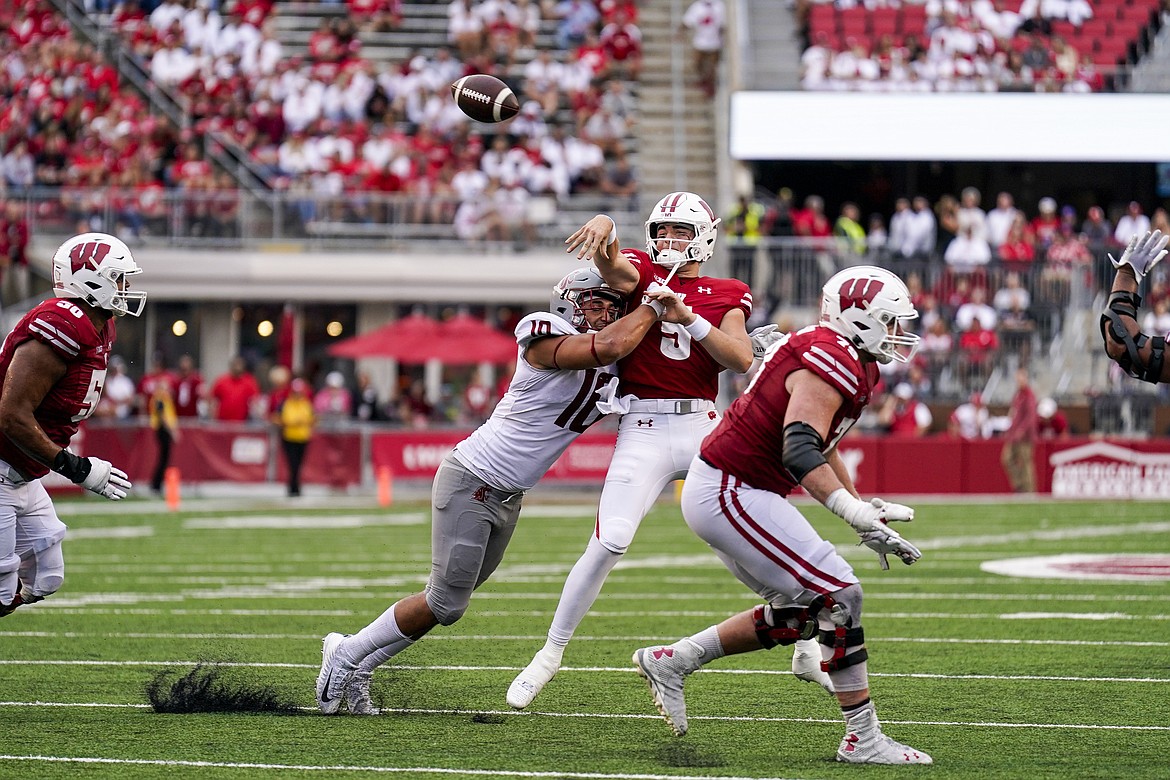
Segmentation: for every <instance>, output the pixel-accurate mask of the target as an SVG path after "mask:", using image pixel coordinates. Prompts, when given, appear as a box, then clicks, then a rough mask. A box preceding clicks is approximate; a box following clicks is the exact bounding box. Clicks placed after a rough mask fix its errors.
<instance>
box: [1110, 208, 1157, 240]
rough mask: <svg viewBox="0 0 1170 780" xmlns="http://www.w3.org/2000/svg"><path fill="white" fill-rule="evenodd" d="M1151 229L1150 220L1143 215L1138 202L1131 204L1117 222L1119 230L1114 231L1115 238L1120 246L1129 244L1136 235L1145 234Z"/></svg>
mask: <svg viewBox="0 0 1170 780" xmlns="http://www.w3.org/2000/svg"><path fill="white" fill-rule="evenodd" d="M1149 229H1150V218H1149V217H1147V216H1146V215H1145V214H1143V213H1142V204H1140V203H1138V202H1137V201H1136V200H1131V201H1130V202H1129V207H1128V208H1127V209H1126V210H1125V213H1124V214H1122V215H1121V217H1120V218H1119V219H1118V220H1117V228H1116V229H1115V230H1114V231H1113V238H1114V239H1115V240H1116V241H1117V243H1119V244H1123V245H1124V244H1128V243H1129V239H1130V238H1131V237H1132V236H1133V234H1134V233H1143V234H1144V233H1145V232H1146V231H1148V230H1149Z"/></svg>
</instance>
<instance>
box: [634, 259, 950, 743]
mask: <svg viewBox="0 0 1170 780" xmlns="http://www.w3.org/2000/svg"><path fill="white" fill-rule="evenodd" d="M917 316H918V312H917V311H915V309H914V306H913V304H911V303H910V293H909V292H908V291H907V289H906V285H904V284H903V283H902V280H901V279H899V278H898V277H897V276H895V275H894V274H892V273H890V272H889V271H886V270H884V269H881V268H875V267H872V266H858V267H854V268H850V269H848V270H845V271H842V272H840V273H838V274H837V275H835V276H833V277H832V278H831V279H829V281H828V282H827V283H826V284H825V287H824V294H823V298H822V302H821V320H820V324H818V325H814V326H812V327H809V328H805V329H804V330H801V331H798V332H796V333H794V334H792V335H790V336H787V337H784V338H782V339H781V340H780V341H779V342H778V343H776V344H774V345H773V346H772V347H771V348H770V349H769V350H768V352H767V354H766V356H765V357H764V361H763V365H762V366H761V368H760V370H759V372H758V373H757V374H756V375H755V376H754V377H753V379H752V381H751V383H750V384H749V385H748V387H747V390H745V391H744V394H743V395H742V396H740V397H739V398H738V399H736V401H735V402H734V403H733V404H732V405H731V407H730V408H729V409H728V410H727V416H726V417H724V418H723V420H722V422H720V423H719V426H718V427H717V428H716V429H715V431H714V432H713V433H712V434H711V435H710V436H708V437H707V439H706V440H705V441H704V442H703V446H702V448H701V450H700V452H699V454H698V455H696V456H695V459H694V461H693V462H692V463H691V468H690V473H689V474H688V475H687V479H686V483H685V484H684V486H683V493H682V511H683V518H684V519H685V520H686V522H687V525H688V526H690V528H691V530H692V531H694V532H695V533H696V534H698V535H699V536H700V537H701V538H702V539H703V540H704V541H705V542H707V544H709V545H710V546H711V548H712V549H713V550H714V551H715V553H716V554H717V555H718V556H719V559H720V560H722V561H723V562H724V564H725V565H726V566H727V567H728V568H729V569H730V570H731V572H732V573H733V574H734V575H735V576H736V578H737V579H739V580H740V581H741V582H743V583H744V584H745V585H747V586H748V588H750V589H751V590H752V591H754V592H755V593H757V594H759V596H760V597H761V598H763V599H764V600H765V602H766V603H764V604H762V605H760V606H758V607H756V608H754V609H750V610H747V611H746V612H742V613H740V614H738V615H735V616H733V617H730V618H728V619H727V620H725V621H723V622H722V623H720V624H719V625H716V626H710V627H709V628H707V629H705V630H703V631H700V632H699V633H697V634H694V635H693V636H691V637H688V638H686V639H680V640H679V641H677V642H675V643H674V644H673V645H667V646H665V647H647V648H642V649H640V650H638V651H636V652H635V653H634V665H635V667H636V668H637V671H638V673H639V674H641V675H642V677H644V678H645V679H646V681H647V682H648V683H649V685H650V692H651V695H652V696H653V697H654V703H655V705H656V706H657V707H658V710H659V712H661V713H662V714H663V716H664V717H665V718H666V722H667V724H668V725H669V726H670V727H671V729H672V730H673V731H674V733H675V734H677V735H678V736H682V735H683V734H685V733H686V732H687V712H686V701H685V699H684V698H683V682H684V680H685V678H686V676H687V675H688V674H690V673H691V672H694V671H696V670H697V669H698V668H699V667H701V666H703V665H704V664H707V663H710V662H711V661H713V660H715V659H716V658H720V657H722V656H724V655H732V654H735V653H746V652H750V651H753V650H761V649H768V648H772V647H775V646H776V645H789V644H794V643H795V642H797V641H798V640H800V639H802V638H805V639H808V638H812V637H815V638H816V639H817V641H818V642H819V643H820V645H821V648H820V650H821V668H822V669H823V670H824V671H825V672H827V673H828V675H829V677H830V678H831V680H832V684H833V687H834V690H835V691H836V695H837V700H838V702H839V703H840V705H841V709H842V711H843V713H844V717H845V737H844V739H842V740H841V744H840V747H839V748H838V750H837V760H838V761H845V762H848V763H858V764H929V763H931V758H930V756H928V755H927V754H925V753H923V752H921V751H919V750H915V749H914V748H911V747H908V746H906V745H902V744H900V743H898V742H895V741H894V740H892V739H890V738H889V737H887V736H886V735H885V734H883V733H882V730H881V727H880V724H879V723H878V720H877V715H876V713H875V711H874V707H873V703H872V702H871V701H870V698H869V678H868V673H867V671H866V659H867V658H868V655H867V651H866V648H865V635H864V633H863V631H862V627H861V623H862V620H861V614H862V592H861V585H860V584H859V582H858V579H857V577H856V575H854V573H853V569H852V567H850V566H849V564H848V563H846V562H845V560H844V559H843V558H842V557H841V556H840V555H838V554H837V551H836V550H835V549H834V547H833V545H832V544H831V543H829V542H827V541H825V540H824V539H822V538H821V537H820V536H819V535H818V534H817V532H816V530H815V529H814V528H813V526H812V525H811V524H810V523H809V522H808V521H807V520H806V519H805V518H804V516H803V515H801V514H800V512H799V511H798V510H797V509H796V507H794V506H793V505H792V504H791V503H789V502H788V499H787V498H786V497H787V496H788V494H789V493H791V492H792V491H793V490H795V489H796V487H797V485H800V486H802V487H803V488H804V489H805V490H807V491H808V492H809V494H810V495H812V496H813V498H815V499H817V500H818V501H820V502H821V503H822V504H824V505H825V506H826V507H827V508H828V509H829V510H830V511H832V512H833V513H834V514H836V515H838V516H840V517H842V518H844V520H845V521H846V522H847V523H849V525H850V526H852V527H853V528H854V530H856V531H857V533H858V534H859V535H860V536H861V541H862V543H863V544H865V545H866V546H867V547H870V548H871V549H873V550H874V551H875V552H877V553H878V556H879V561H880V563H881V564H882V567H883V568H886V567H887V564H886V556H887V555H895V556H897V557H898V558H900V559H901V560H902V561H903V562H904V563H906V564H911V563H914V561H916V560H918V558H919V557H920V556H921V553H920V552H919V551H918V549H917V548H916V547H914V545H912V544H910V543H909V542H907V541H906V540H905V539H903V538H902V537H901V536H900V535H899V534H898V533H897V532H896V531H894V530H893V529H891V528H890V527H889V525H888V524H887V523H888V522H889V521H892V520H911V519H913V517H914V510H913V509H911V508H910V507H908V506H902V505H901V504H894V503H889V502H886V501H883V500H882V499H880V498H874V499H871V500H869V501H863V500H862V499H861V498H860V497H858V495H857V491H856V490H855V488H854V486H853V482H852V480H851V479H850V477H849V473H848V471H847V470H846V469H845V466H844V464H843V463H842V461H841V457H840V455H839V454H838V453H837V443H838V442H839V441H840V440H841V437H842V436H844V435H845V434H846V433H847V432H848V431H849V429H850V428H851V427H852V426H853V424H854V423H856V422H857V418H858V417H859V416H860V415H861V412H862V410H863V409H864V408H865V406H866V405H867V404H868V403H869V401H870V398H871V396H872V393H873V387H874V385H875V384H876V383H877V381H878V370H877V363H888V362H890V361H895V360H896V361H899V362H907V361H909V360H910V359H911V358H912V357H913V355H914V352H915V351H916V350H917V348H918V337H917V336H915V335H913V334H907V333H904V332H903V331H902V323H903V322H904V321H906V320H909V319H912V318H914V317H917Z"/></svg>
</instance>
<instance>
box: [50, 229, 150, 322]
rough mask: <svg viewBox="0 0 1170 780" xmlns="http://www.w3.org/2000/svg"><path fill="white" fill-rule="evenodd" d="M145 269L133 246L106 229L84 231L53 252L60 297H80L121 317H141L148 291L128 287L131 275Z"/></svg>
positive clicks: (54, 272) (57, 288) (57, 290)
mask: <svg viewBox="0 0 1170 780" xmlns="http://www.w3.org/2000/svg"><path fill="white" fill-rule="evenodd" d="M140 273H142V269H141V268H139V267H138V264H137V263H135V262H134V258H133V257H132V256H131V255H130V247H128V246H126V244H125V243H123V242H122V241H121V240H120V239H117V238H115V237H113V236H110V235H107V234H105V233H82V234H81V235H79V236H74V237H73V238H71V239H69V240H68V241H66V242H65V243H64V244H62V245H61V246H60V247H59V248H58V249H57V252H56V254H54V255H53V292H54V293H55V294H56V295H57V297H58V298H80V299H81V300H83V301H85V302H86V303H88V304H90V305H91V306H96V307H97V308H99V309H105V310H106V311H110V312H113V313H114V315H115V316H118V317H121V316H122V315H124V314H130V315H132V316H134V317H137V316H138V315H139V314H142V309H143V307H144V306H145V305H146V293H145V292H143V291H142V290H129V289H127V284H128V277H130V276H134V275H135V274H140Z"/></svg>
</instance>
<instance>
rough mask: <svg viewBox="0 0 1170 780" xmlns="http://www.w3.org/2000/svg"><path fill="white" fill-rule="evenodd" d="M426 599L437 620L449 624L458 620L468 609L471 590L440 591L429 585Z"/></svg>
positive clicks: (440, 623)
mask: <svg viewBox="0 0 1170 780" xmlns="http://www.w3.org/2000/svg"><path fill="white" fill-rule="evenodd" d="M426 599H427V606H428V607H430V609H431V614H432V615H434V616H435V620H437V621H439V625H441V626H449V625H452V624H453V623H455V622H457V621H458V620H459V618H461V617H463V613H464V612H466V611H467V605H468V604H470V603H471V591H470V590H466V591H465V590H447V591H442V592H440V591H439V590H437V589H435V588H432V587H430V586H427V592H426Z"/></svg>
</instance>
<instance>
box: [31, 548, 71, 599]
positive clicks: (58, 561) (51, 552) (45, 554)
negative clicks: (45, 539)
mask: <svg viewBox="0 0 1170 780" xmlns="http://www.w3.org/2000/svg"><path fill="white" fill-rule="evenodd" d="M20 579H21V580H22V581H23V583H24V592H25V593H27V594H28V595H30V596H32V597H34V598H36V599H37V600H40V599H43V598H44V597H45V596H51V595H53V594H54V593H56V592H57V591H58V590H60V589H61V584H62V583H63V582H64V581H65V556H64V555H62V553H61V543H60V542H54V543H53V544H51V545H49V547H48V548H47V549H44V550H40V551H38V552H34V553H33V554H32V555H30V556H29V557H28V558H26V559H25V560H24V561H22V562H21V566H20Z"/></svg>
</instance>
